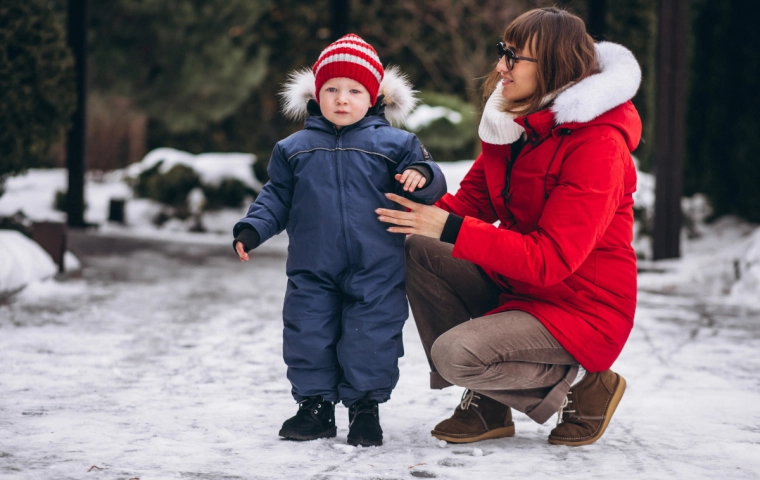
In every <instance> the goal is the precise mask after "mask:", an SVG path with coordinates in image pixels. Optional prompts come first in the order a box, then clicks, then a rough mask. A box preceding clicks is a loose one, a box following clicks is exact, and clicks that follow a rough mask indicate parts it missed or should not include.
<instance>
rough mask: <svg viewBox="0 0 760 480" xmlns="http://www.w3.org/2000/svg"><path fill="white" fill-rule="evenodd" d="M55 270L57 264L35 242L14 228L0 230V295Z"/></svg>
mask: <svg viewBox="0 0 760 480" xmlns="http://www.w3.org/2000/svg"><path fill="white" fill-rule="evenodd" d="M57 272H58V266H57V265H56V264H55V262H53V259H52V258H50V255H48V253H47V252H45V250H43V249H42V247H40V246H39V245H38V244H37V242H34V241H32V240H30V239H28V238H27V237H25V236H24V235H22V234H21V233H19V232H16V231H14V230H0V295H2V294H7V293H9V292H13V291H15V290H19V289H21V288H23V287H24V286H26V285H27V284H28V283H31V282H34V281H37V280H41V279H44V278H48V277H51V276H53V275H55V274H56V273H57Z"/></svg>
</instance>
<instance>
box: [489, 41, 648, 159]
mask: <svg viewBox="0 0 760 480" xmlns="http://www.w3.org/2000/svg"><path fill="white" fill-rule="evenodd" d="M595 48H596V58H597V61H598V62H599V68H600V69H601V72H600V73H597V74H595V75H591V76H589V77H587V78H584V79H583V80H581V81H580V82H578V83H576V84H575V85H573V86H571V87H568V88H567V89H565V90H563V91H562V92H561V93H560V94H559V95H558V96H557V98H555V99H554V104H553V105H552V107H551V110H552V112H553V113H554V120H555V122H556V124H557V125H560V124H563V123H571V122H589V121H591V120H593V119H595V118H596V117H598V116H599V115H601V114H603V113H605V112H607V111H609V110H612V109H613V108H615V107H617V106H618V105H621V104H623V103H625V102H627V101H628V100H630V99H632V98H633V96H634V95H636V91H637V90H638V89H639V85H640V84H641V67H639V63H638V62H637V61H636V58H635V57H634V56H633V53H631V51H630V50H628V49H627V48H625V47H624V46H622V45H618V44H616V43H611V42H600V43H597V44H596V45H595ZM504 107H505V104H504V101H503V99H502V97H501V83H499V84H498V85H497V87H496V90H494V92H493V93H492V94H491V97H489V99H488V101H487V102H486V106H485V108H484V110H483V116H482V118H481V121H480V127H479V128H478V134H479V136H480V139H481V140H483V141H484V142H486V143H491V144H494V145H506V144H510V143H512V142H514V141H515V140H517V139H518V138H520V135H522V132H523V128H522V127H521V126H520V125H518V124H517V123H515V122H514V116H513V115H512V114H510V113H505V112H504Z"/></svg>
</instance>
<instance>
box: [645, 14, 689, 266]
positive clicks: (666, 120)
mask: <svg viewBox="0 0 760 480" xmlns="http://www.w3.org/2000/svg"><path fill="white" fill-rule="evenodd" d="M688 13H689V9H688V0H660V5H659V14H660V25H659V33H658V47H657V53H658V58H657V71H658V80H657V118H656V121H655V149H654V155H653V158H654V168H655V175H656V179H657V183H656V187H655V205H654V231H653V235H652V236H653V256H654V259H655V260H658V259H662V258H677V257H680V256H681V251H680V234H681V216H682V214H681V194H682V191H683V161H684V149H685V146H686V142H685V130H686V128H685V125H686V91H685V90H686V31H687V25H688Z"/></svg>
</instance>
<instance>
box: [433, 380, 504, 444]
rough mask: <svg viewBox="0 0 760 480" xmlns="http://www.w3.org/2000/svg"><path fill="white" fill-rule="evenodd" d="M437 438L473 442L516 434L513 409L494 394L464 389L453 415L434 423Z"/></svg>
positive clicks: (448, 440)
mask: <svg viewBox="0 0 760 480" xmlns="http://www.w3.org/2000/svg"><path fill="white" fill-rule="evenodd" d="M430 433H432V434H433V436H434V437H435V438H440V439H441V440H446V441H447V442H452V443H470V442H478V441H480V440H486V439H488V438H502V437H511V436H512V435H514V434H515V424H514V423H513V422H512V410H510V408H509V407H508V406H506V405H504V404H502V403H499V402H497V401H496V400H493V399H491V398H488V397H486V396H485V395H481V394H479V393H475V392H473V391H472V390H465V391H464V394H463V395H462V402H461V403H460V404H459V406H458V407H457V408H456V410H454V415H452V416H451V418H447V419H446V420H444V421H442V422H441V423H439V424H438V425H436V426H435V428H434V429H433V431H432V432H430Z"/></svg>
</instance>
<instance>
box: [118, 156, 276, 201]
mask: <svg viewBox="0 0 760 480" xmlns="http://www.w3.org/2000/svg"><path fill="white" fill-rule="evenodd" d="M255 161H256V156H255V155H253V154H250V153H202V154H200V155H193V154H191V153H187V152H183V151H181V150H176V149H174V148H157V149H155V150H152V151H150V152H149V153H148V154H147V155H146V156H145V158H143V159H142V161H140V162H138V163H133V164H132V165H130V166H129V167H127V169H126V173H127V175H129V176H131V177H136V176H137V175H139V174H140V173H141V172H143V171H145V170H148V169H150V168H152V167H154V166H155V165H156V164H157V163H159V162H162V163H161V166H160V167H159V172H161V173H166V172H168V171H169V170H171V169H172V167H174V166H175V165H185V166H188V167H190V168H192V169H193V170H195V172H196V173H198V175H199V176H200V178H201V182H202V183H206V184H209V185H219V183H220V182H221V181H222V180H224V179H225V178H237V179H239V180H241V181H243V183H245V184H246V185H248V186H249V187H251V188H253V189H254V190H256V191H259V190H261V187H262V185H261V182H260V181H259V180H258V179H257V178H256V177H255V176H254V175H253V170H252V169H251V167H252V166H253V164H254V163H255Z"/></svg>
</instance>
